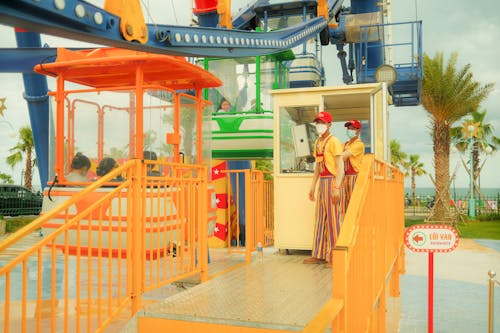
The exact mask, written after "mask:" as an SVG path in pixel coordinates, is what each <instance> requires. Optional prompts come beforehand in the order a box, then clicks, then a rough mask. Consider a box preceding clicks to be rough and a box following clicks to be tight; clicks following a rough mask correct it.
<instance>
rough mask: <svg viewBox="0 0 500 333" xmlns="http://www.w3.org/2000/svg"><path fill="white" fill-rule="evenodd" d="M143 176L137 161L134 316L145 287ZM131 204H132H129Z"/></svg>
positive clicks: (133, 229) (133, 178)
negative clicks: (143, 261)
mask: <svg viewBox="0 0 500 333" xmlns="http://www.w3.org/2000/svg"><path fill="white" fill-rule="evenodd" d="M141 175H142V163H141V162H140V160H138V159H136V160H135V166H134V168H133V173H132V176H131V179H132V196H133V199H132V207H133V208H132V219H131V223H132V235H131V237H132V246H131V247H130V249H131V251H132V269H131V270H130V271H131V272H132V290H131V297H132V314H135V313H136V312H137V311H138V310H139V309H140V308H141V294H142V285H143V281H142V280H143V271H142V259H143V255H142V253H143V251H142V250H143V240H144V234H143V230H144V228H143V227H142V224H143V221H144V220H143V219H142V199H141V197H142V193H141V179H142V177H141ZM129 204H130V203H129Z"/></svg>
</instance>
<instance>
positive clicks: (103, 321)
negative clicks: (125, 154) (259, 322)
mask: <svg viewBox="0 0 500 333" xmlns="http://www.w3.org/2000/svg"><path fill="white" fill-rule="evenodd" d="M162 167H163V168H164V169H165V170H166V171H165V172H164V173H163V176H161V177H160V176H158V177H152V176H147V175H146V168H145V167H144V164H143V162H141V161H140V160H132V161H129V162H127V163H125V164H124V165H123V166H121V167H119V168H117V169H115V170H114V171H112V172H111V173H109V174H108V175H106V176H104V177H103V178H101V179H100V180H98V181H96V182H95V183H92V184H91V185H90V186H88V187H86V188H82V189H81V190H80V191H78V192H77V193H76V194H74V195H73V194H72V196H70V197H68V199H67V200H64V201H63V203H62V204H60V205H58V206H57V207H56V208H54V209H52V210H50V211H48V212H46V213H44V214H43V216H41V217H40V218H38V219H36V220H35V221H33V222H32V223H31V224H29V225H27V226H25V227H24V228H22V229H20V230H19V231H18V232H16V233H15V234H13V235H11V236H9V237H8V238H7V239H5V240H4V241H3V242H2V243H0V253H2V252H4V251H6V252H7V250H9V249H11V248H13V247H14V246H16V244H17V243H18V242H19V241H20V240H22V239H23V237H25V236H27V235H30V234H32V233H33V232H34V231H35V230H38V229H40V228H42V230H43V231H44V237H43V238H42V239H41V240H40V241H39V242H38V243H37V244H35V245H34V246H32V247H31V248H29V249H28V250H26V251H24V252H22V253H21V254H20V255H18V256H17V257H15V258H14V259H13V260H11V261H10V262H4V263H1V265H2V267H1V268H0V285H1V286H2V288H1V289H0V294H1V296H0V308H1V311H0V313H2V318H0V320H2V323H1V326H2V330H3V332H80V331H86V332H94V331H101V330H102V329H104V328H105V327H106V326H107V325H108V324H110V323H111V322H112V321H113V320H114V318H116V317H117V316H118V314H120V312H121V311H123V310H125V309H130V310H131V314H133V313H135V312H136V311H137V310H138V309H139V308H140V307H141V306H142V304H141V294H142V293H143V292H144V291H146V290H150V289H153V288H156V287H158V286H161V285H163V284H167V283H170V282H173V281H175V280H177V279H182V278H185V277H187V276H190V275H194V274H199V273H201V275H202V280H204V279H206V278H207V264H208V263H207V260H208V255H207V243H206V237H200V236H201V235H206V234H207V229H206V228H207V225H206V221H207V215H206V208H207V206H208V204H207V200H208V199H207V183H206V179H207V177H206V175H207V171H206V168H205V167H202V166H189V165H183V164H164V165H162ZM120 174H122V175H126V177H125V180H124V181H123V182H113V183H110V181H111V180H112V179H114V178H115V177H116V176H118V175H120ZM64 190H65V188H64V187H60V188H58V189H57V191H54V192H53V193H52V195H54V196H55V195H56V193H57V192H60V193H63V192H64Z"/></svg>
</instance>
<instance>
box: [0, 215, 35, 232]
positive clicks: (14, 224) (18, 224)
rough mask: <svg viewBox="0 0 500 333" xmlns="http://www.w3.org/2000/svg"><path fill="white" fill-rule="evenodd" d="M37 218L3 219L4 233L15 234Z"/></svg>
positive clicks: (18, 217)
mask: <svg viewBox="0 0 500 333" xmlns="http://www.w3.org/2000/svg"><path fill="white" fill-rule="evenodd" d="M37 217H38V216H17V217H9V218H6V219H5V221H6V222H5V232H8V233H11V232H16V231H17V230H19V229H21V228H22V227H24V226H25V225H27V224H30V223H31V222H33V221H34V220H35V219H36V218H37Z"/></svg>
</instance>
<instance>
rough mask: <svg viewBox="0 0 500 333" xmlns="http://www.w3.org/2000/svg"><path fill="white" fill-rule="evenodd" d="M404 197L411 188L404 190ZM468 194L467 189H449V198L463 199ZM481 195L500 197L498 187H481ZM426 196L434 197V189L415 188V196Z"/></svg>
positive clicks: (409, 193)
mask: <svg viewBox="0 0 500 333" xmlns="http://www.w3.org/2000/svg"><path fill="white" fill-rule="evenodd" d="M404 191H405V195H406V194H408V195H411V194H412V192H411V188H410V187H405V188H404ZM468 194H469V188H468V187H455V188H453V187H451V188H450V195H451V197H465V196H467V195H468ZM481 194H482V195H483V196H485V197H493V196H494V197H500V188H498V187H481ZM427 195H430V196H433V195H435V188H434V187H416V188H415V196H420V197H425V196H427Z"/></svg>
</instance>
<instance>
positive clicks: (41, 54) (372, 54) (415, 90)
mask: <svg viewBox="0 0 500 333" xmlns="http://www.w3.org/2000/svg"><path fill="white" fill-rule="evenodd" d="M213 1H214V2H216V1H215V0H213ZM221 1H222V0H221ZM132 2H133V1H132ZM384 3H385V2H379V1H377V0H351V6H350V7H343V0H323V1H321V0H298V1H291V0H288V1H277V0H256V1H253V2H251V3H250V4H249V5H248V6H247V7H246V8H244V9H243V10H241V11H240V12H239V13H238V14H237V15H236V16H235V17H234V19H233V20H232V25H233V27H234V29H226V28H221V27H217V26H215V22H217V19H216V18H217V16H218V14H217V11H216V8H215V7H214V8H212V10H211V11H208V12H203V13H201V12H200V13H198V14H197V15H198V17H199V21H200V25H203V24H205V25H211V27H183V26H175V25H160V24H151V25H149V24H148V25H146V31H143V35H144V36H147V38H145V40H144V42H141V43H138V42H137V41H133V40H132V41H131V40H127V39H126V38H125V37H124V35H123V30H121V29H120V20H121V19H122V18H121V17H120V16H119V15H117V14H114V13H111V12H109V11H107V10H105V9H103V8H99V7H97V6H95V5H93V4H90V3H88V2H86V1H84V0H55V1H32V0H17V1H11V0H0V22H1V23H2V24H5V25H10V26H12V27H17V28H21V29H24V30H27V31H29V32H21V31H19V32H16V37H17V40H18V49H3V50H2V51H1V52H0V59H2V61H0V72H22V73H23V78H24V83H25V89H26V92H25V98H26V100H27V103H28V106H29V112H30V120H31V126H32V128H33V133H34V136H35V148H36V153H37V157H38V160H39V172H40V179H41V182H42V184H46V183H47V177H48V156H49V154H48V146H49V142H48V128H49V118H48V114H49V104H48V99H47V82H46V79H45V78H44V77H43V78H42V77H40V76H38V75H37V74H34V73H33V71H32V69H33V66H34V64H38V63H43V62H51V61H53V60H55V54H56V50H55V49H50V48H41V42H40V37H39V35H38V33H46V34H50V35H54V36H58V37H65V38H70V39H74V40H79V41H84V42H89V43H96V44H100V45H109V46H115V47H121V48H126V49H133V50H138V51H144V52H153V53H162V54H170V55H180V56H194V57H218V58H235V57H245V56H258V55H268V54H273V53H278V52H282V51H286V50H289V49H292V48H294V47H297V46H300V45H304V44H305V43H306V42H307V41H308V40H310V39H317V38H319V39H320V41H321V45H328V44H332V45H335V46H336V48H337V50H338V54H337V55H338V58H339V60H340V64H341V68H342V73H343V75H342V78H343V81H344V82H345V83H346V84H351V83H353V82H354V77H353V73H355V74H356V82H357V83H365V82H374V81H375V72H376V70H377V68H378V67H379V66H380V65H382V64H387V63H390V61H391V60H390V59H389V57H388V55H387V54H389V53H390V52H387V50H390V49H392V48H394V47H396V46H405V47H409V48H410V49H411V51H410V58H411V60H409V61H408V60H406V61H404V62H402V63H398V64H394V67H395V69H396V73H397V80H396V82H395V83H394V84H393V85H392V86H391V87H390V93H391V95H392V98H393V103H394V104H395V105H396V106H407V105H417V104H419V103H420V93H421V84H422V62H421V61H420V59H422V37H421V22H410V23H404V24H410V25H411V27H412V28H411V33H410V35H411V37H410V39H409V41H407V42H404V43H392V41H391V40H390V39H389V40H386V38H385V36H384V31H385V30H386V29H390V28H392V27H393V26H395V25H399V23H396V24H392V23H384V22H383V19H380V17H382V16H383V7H384ZM320 5H326V6H327V11H326V14H324V15H323V16H322V15H317V13H318V12H319V11H318V7H319V6H320ZM299 7H300V8H302V9H301V10H302V20H300V21H298V22H294V23H293V25H288V26H287V27H286V28H282V29H281V28H279V27H278V29H277V30H272V31H271V30H270V29H267V27H268V26H267V25H268V22H269V19H270V18H273V17H274V18H276V17H284V18H287V17H288V16H287V15H297V12H296V10H297V8H299ZM373 13H375V14H377V13H378V14H377V15H379V20H378V21H376V22H371V21H368V23H366V22H365V23H363V21H362V20H357V18H358V17H361V18H362V17H363V16H362V15H371V14H373ZM360 15H361V16H360ZM326 16H327V17H328V19H327V18H326ZM353 22H355V23H353ZM360 22H361V23H360ZM353 26H354V30H353ZM258 27H260V28H261V29H257V28H258ZM356 27H357V30H356ZM262 28H264V29H262ZM370 29H371V30H373V29H375V30H376V31H377V32H378V38H375V40H374V39H373V37H372V34H371V33H370ZM255 30H264V31H263V32H260V31H255ZM353 31H354V32H353ZM353 34H354V35H356V34H357V37H355V38H353V37H352V35H353ZM346 45H349V60H348V61H347V58H348V55H347V52H346V51H344V47H345V46H346Z"/></svg>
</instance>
